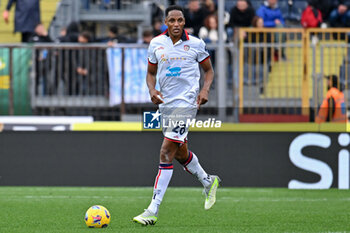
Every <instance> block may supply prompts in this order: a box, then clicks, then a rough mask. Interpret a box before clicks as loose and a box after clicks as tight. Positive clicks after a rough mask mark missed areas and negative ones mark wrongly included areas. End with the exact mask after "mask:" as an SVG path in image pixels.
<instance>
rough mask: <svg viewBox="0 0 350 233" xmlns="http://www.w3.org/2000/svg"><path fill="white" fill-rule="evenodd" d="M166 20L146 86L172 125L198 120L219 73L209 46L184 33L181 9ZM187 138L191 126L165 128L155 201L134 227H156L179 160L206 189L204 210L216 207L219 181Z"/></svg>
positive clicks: (171, 10) (152, 52)
mask: <svg viewBox="0 0 350 233" xmlns="http://www.w3.org/2000/svg"><path fill="white" fill-rule="evenodd" d="M165 16H166V18H165V24H166V25H167V26H168V30H167V31H165V32H164V33H163V34H161V35H160V36H158V37H155V38H154V39H152V41H151V43H150V45H149V48H148V70H147V77H146V81H147V86H148V88H149V93H150V97H151V100H152V102H153V103H154V104H156V105H159V110H160V113H161V114H162V118H163V120H164V119H165V120H171V118H172V117H175V121H173V122H180V120H183V121H185V122H186V120H187V119H194V117H195V116H196V113H197V109H198V108H199V106H200V105H202V104H205V103H206V102H207V101H208V93H209V89H210V86H211V83H212V81H213V77H214V71H213V68H212V65H211V62H210V59H209V58H210V57H209V54H208V52H207V51H206V49H205V43H204V42H203V41H202V40H200V39H198V38H196V37H193V36H190V35H188V34H187V32H186V31H185V30H184V26H185V18H184V12H183V9H182V8H181V7H180V6H170V7H168V8H167V9H166V10H165ZM198 63H199V64H200V65H201V67H202V68H203V70H204V85H203V87H202V89H201V91H200V92H199V79H200V71H199V65H198ZM156 77H158V79H159V84H160V91H158V90H156V89H155V86H156ZM154 117H157V116H154ZM187 133H188V127H187V125H185V124H180V123H179V124H178V125H170V126H169V125H168V126H167V127H164V126H163V134H164V140H163V143H162V146H161V149H160V164H159V171H158V175H157V177H156V180H155V184H154V190H153V197H152V201H151V203H150V205H149V206H148V208H147V209H146V210H145V211H144V212H143V213H142V214H140V215H138V216H136V217H134V218H133V221H134V222H137V223H140V224H142V225H154V224H155V223H156V222H157V219H158V209H159V205H160V204H161V202H162V199H163V196H164V194H165V192H166V189H167V187H168V184H169V182H170V179H171V176H172V174H173V160H174V159H176V160H177V161H178V162H179V163H180V164H182V165H183V167H184V169H185V170H186V171H188V172H189V173H191V174H193V175H194V176H195V177H197V178H198V180H199V181H200V182H201V183H202V185H203V186H204V192H205V195H206V199H205V204H204V208H205V209H206V210H208V209H210V208H211V207H212V206H213V205H214V203H215V201H216V190H217V188H218V186H219V182H220V179H219V177H218V176H215V175H208V174H207V173H206V172H205V171H204V169H203V168H202V167H201V165H200V164H199V161H198V158H197V156H196V155H195V154H194V153H193V152H192V151H189V150H188V148H187V143H186V142H187Z"/></svg>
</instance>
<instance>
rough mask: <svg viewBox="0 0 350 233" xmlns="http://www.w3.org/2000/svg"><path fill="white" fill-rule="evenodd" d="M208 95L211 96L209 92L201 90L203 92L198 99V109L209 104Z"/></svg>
mask: <svg viewBox="0 0 350 233" xmlns="http://www.w3.org/2000/svg"><path fill="white" fill-rule="evenodd" d="M208 94H209V91H207V90H203V89H202V90H201V92H199V95H198V97H197V107H198V109H199V107H200V106H201V105H202V104H205V103H206V102H208Z"/></svg>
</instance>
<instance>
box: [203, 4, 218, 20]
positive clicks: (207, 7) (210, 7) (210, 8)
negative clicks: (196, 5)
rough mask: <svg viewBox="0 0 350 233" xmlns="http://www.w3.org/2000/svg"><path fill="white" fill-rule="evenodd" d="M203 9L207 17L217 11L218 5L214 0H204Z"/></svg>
mask: <svg viewBox="0 0 350 233" xmlns="http://www.w3.org/2000/svg"><path fill="white" fill-rule="evenodd" d="M203 11H204V12H205V13H204V14H205V18H206V17H208V16H209V15H213V14H215V13H216V5H215V2H214V1H213V0H204V1H203Z"/></svg>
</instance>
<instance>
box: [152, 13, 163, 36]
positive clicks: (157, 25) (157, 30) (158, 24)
mask: <svg viewBox="0 0 350 233" xmlns="http://www.w3.org/2000/svg"><path fill="white" fill-rule="evenodd" d="M162 25H163V22H162V20H161V19H159V18H155V19H153V23H152V28H153V36H154V37H155V36H158V35H159V34H162V30H161V28H162Z"/></svg>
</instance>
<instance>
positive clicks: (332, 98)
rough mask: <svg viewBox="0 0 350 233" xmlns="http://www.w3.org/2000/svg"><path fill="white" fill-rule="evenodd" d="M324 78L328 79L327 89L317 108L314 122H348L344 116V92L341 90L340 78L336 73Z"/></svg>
mask: <svg viewBox="0 0 350 233" xmlns="http://www.w3.org/2000/svg"><path fill="white" fill-rule="evenodd" d="M326 78H327V79H328V81H327V89H328V91H327V95H326V98H325V99H324V100H323V102H322V104H321V106H320V108H319V110H318V114H317V117H316V119H315V122H316V123H323V122H336V123H346V122H348V120H347V116H346V104H345V101H344V93H343V92H342V87H341V84H340V80H339V78H338V76H336V75H329V76H327V77H326Z"/></svg>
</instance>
